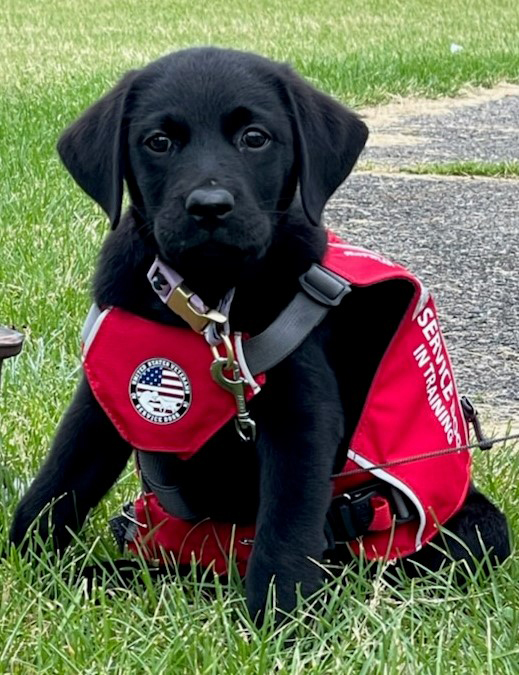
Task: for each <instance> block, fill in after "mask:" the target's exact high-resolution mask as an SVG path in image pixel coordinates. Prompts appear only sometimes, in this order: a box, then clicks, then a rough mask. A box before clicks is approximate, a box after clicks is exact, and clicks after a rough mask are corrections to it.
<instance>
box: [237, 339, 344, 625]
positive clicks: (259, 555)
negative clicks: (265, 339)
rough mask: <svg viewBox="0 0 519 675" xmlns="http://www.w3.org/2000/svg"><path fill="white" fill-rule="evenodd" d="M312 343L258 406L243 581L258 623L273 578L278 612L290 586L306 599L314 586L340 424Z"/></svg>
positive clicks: (292, 594)
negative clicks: (254, 504)
mask: <svg viewBox="0 0 519 675" xmlns="http://www.w3.org/2000/svg"><path fill="white" fill-rule="evenodd" d="M316 342H317V340H316V338H315V337H312V336H310V337H309V338H308V339H307V340H306V341H305V342H304V343H303V345H302V346H301V347H300V348H299V349H298V350H296V352H294V354H293V355H292V356H291V357H289V358H288V359H286V360H285V361H284V362H283V363H282V364H280V366H277V367H276V369H274V370H273V371H272V373H270V378H269V383H268V387H269V389H268V391H267V390H265V391H264V392H262V394H261V396H263V394H264V397H263V399H262V402H261V404H260V402H259V401H258V406H260V409H259V411H258V413H259V414H257V420H258V440H257V449H258V453H259V460H260V506H259V511H258V516H257V520H256V537H255V541H254V548H253V552H252V556H251V559H250V561H249V565H248V568H247V575H246V589H247V603H248V607H249V611H250V613H251V615H252V616H253V617H255V618H256V619H257V620H258V621H261V620H262V613H263V610H264V607H265V602H266V598H267V593H268V588H269V584H270V582H271V580H272V579H274V583H275V593H276V606H277V608H278V609H280V610H282V612H287V611H290V610H292V609H293V608H294V606H295V604H296V585H298V584H300V587H301V593H302V594H303V596H308V595H310V594H311V593H313V592H314V591H315V590H317V589H318V588H319V586H320V584H321V578H322V570H321V568H320V566H319V564H318V563H319V561H320V560H321V558H322V554H323V551H324V549H325V548H326V542H325V536H324V525H325V517H326V512H327V510H328V508H329V505H330V500H331V481H330V476H331V473H332V467H333V461H334V457H335V454H336V452H337V449H338V447H339V443H340V441H341V439H342V436H343V429H344V422H343V412H342V407H341V404H340V398H339V392H338V386H337V381H336V378H335V376H334V374H333V371H332V369H331V368H330V366H329V364H328V363H327V362H326V359H325V356H324V353H323V350H322V347H321V348H319V347H318V345H317V344H316ZM265 389H267V388H265ZM277 618H279V619H281V618H282V615H279V616H278V617H277Z"/></svg>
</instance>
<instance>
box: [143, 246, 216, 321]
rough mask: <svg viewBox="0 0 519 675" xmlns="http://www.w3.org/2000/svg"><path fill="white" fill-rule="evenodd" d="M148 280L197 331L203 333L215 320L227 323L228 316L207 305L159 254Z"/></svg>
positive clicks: (164, 301)
mask: <svg viewBox="0 0 519 675" xmlns="http://www.w3.org/2000/svg"><path fill="white" fill-rule="evenodd" d="M147 276H148V280H149V282H150V284H151V287H152V288H153V290H154V291H155V293H156V294H157V295H158V296H159V298H160V299H161V300H162V302H163V303H164V304H165V305H167V306H168V307H169V309H171V311H173V312H175V314H178V316H180V318H182V319H184V321H185V322H186V323H187V324H188V325H189V326H190V327H191V328H192V329H193V330H194V331H196V332H197V333H202V332H203V331H204V330H205V329H206V328H207V326H208V325H209V324H210V323H211V322H212V321H214V323H216V324H219V325H222V326H223V325H225V324H226V323H227V317H226V316H225V314H222V312H219V311H217V310H216V309H209V308H208V307H207V305H205V304H204V302H203V301H202V300H201V298H199V297H198V295H195V293H193V291H190V290H189V288H188V287H187V286H186V285H185V284H184V279H183V278H182V277H181V276H180V274H178V273H177V272H175V270H172V269H171V267H169V266H168V265H166V264H165V263H164V262H162V260H160V258H159V257H158V256H157V257H156V258H155V260H154V262H153V264H152V266H151V267H150V269H149V271H148V275H147Z"/></svg>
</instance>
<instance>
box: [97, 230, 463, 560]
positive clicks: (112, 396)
mask: <svg viewBox="0 0 519 675" xmlns="http://www.w3.org/2000/svg"><path fill="white" fill-rule="evenodd" d="M323 264H324V265H325V266H326V267H328V268H329V269H331V270H332V271H334V272H336V273H337V274H339V275H340V276H342V277H343V278H345V279H347V280H348V281H350V283H352V285H357V286H366V285H371V284H376V283H381V282H384V281H388V280H393V279H403V280H406V281H408V282H409V283H410V284H411V285H412V286H413V288H414V297H413V299H412V301H411V303H410V306H409V308H408V310H407V312H406V314H405V316H404V318H403V319H402V321H401V324H400V326H399V328H398V330H397V332H396V333H395V335H394V337H393V339H392V341H391V343H390V345H389V346H388V348H387V350H386V353H385V355H384V357H383V358H382V361H381V363H380V365H379V368H378V370H377V372H376V374H375V377H374V379H373V382H372V385H371V388H370V390H369V393H368V396H367V399H366V403H365V407H364V410H363V412H362V415H361V418H360V421H359V424H358V426H357V429H356V430H355V433H354V435H353V437H352V439H351V444H350V449H349V451H348V460H347V461H346V464H345V466H344V469H343V472H342V474H341V475H340V476H337V477H335V478H334V494H338V493H340V492H344V491H346V490H349V489H352V488H353V487H355V486H356V485H359V484H362V483H365V482H367V481H368V480H373V477H376V478H378V479H380V480H383V481H386V482H388V483H390V484H391V485H393V486H395V487H397V489H399V490H400V491H401V492H402V493H404V494H406V495H407V497H408V499H410V501H411V502H412V503H413V504H414V505H415V507H416V509H417V512H418V513H419V515H420V518H419V519H415V520H413V521H411V522H408V523H404V524H401V525H398V526H397V527H396V528H393V527H392V517H391V513H390V510H389V505H388V504H387V503H386V504H384V503H383V501H377V500H375V503H374V506H375V519H374V521H373V524H372V528H371V531H370V532H369V533H368V534H366V535H365V536H364V537H363V539H362V541H358V542H352V544H351V546H352V549H353V550H354V551H356V552H357V553H358V552H359V551H360V549H361V548H362V549H363V550H364V552H365V555H366V556H367V557H368V558H389V559H391V558H396V557H401V556H406V555H409V554H411V553H414V552H415V551H416V550H417V549H418V548H420V547H421V546H423V545H424V544H425V543H427V542H428V541H429V540H430V539H431V538H432V537H433V536H434V535H435V534H436V532H437V523H440V524H443V523H445V522H446V521H447V520H448V519H449V518H450V517H451V516H452V515H454V513H456V512H457V511H458V510H459V508H460V507H461V505H462V504H463V501H464V499H465V496H466V494H467V490H468V487H469V482H470V454H469V453H468V452H459V453H453V454H449V455H444V456H441V457H436V458H432V459H425V460H420V461H416V462H410V463H404V464H401V465H398V466H392V467H388V468H386V469H382V470H381V469H376V468H374V467H373V465H377V464H381V463H385V462H388V461H394V460H400V459H405V458H408V457H411V456H413V455H417V454H422V453H427V452H429V451H433V450H438V449H443V448H449V447H452V448H454V447H456V446H459V445H464V444H466V443H467V442H468V432H467V427H466V423H465V420H464V416H463V413H462V410H461V407H460V404H459V399H458V393H457V390H456V386H455V383H454V378H453V374H452V366H451V363H450V360H449V357H448V354H447V351H446V347H445V344H444V341H443V337H442V334H441V332H440V329H439V326H438V319H437V316H436V309H435V306H434V302H433V300H432V298H431V297H430V295H429V294H428V292H427V291H426V289H424V288H423V287H422V285H421V283H420V282H419V281H418V280H417V279H416V278H415V277H413V276H412V275H411V274H410V273H409V272H408V271H407V270H405V269H404V268H402V267H400V266H399V265H396V264H395V263H393V262H391V261H389V260H387V259H385V258H384V257H382V256H380V255H378V254H376V253H372V252H370V251H367V250H365V249H362V248H359V247H353V246H350V245H349V244H346V243H345V242H343V241H342V240H341V239H339V238H338V237H336V236H335V235H332V234H330V235H329V247H328V251H327V254H326V256H325V259H324V263H323ZM121 345H124V347H125V358H124V359H117V358H115V357H114V354H115V355H118V354H119V351H120V349H121ZM159 355H160V356H165V358H168V359H170V360H171V361H173V362H175V363H177V364H178V365H179V366H180V367H181V368H182V369H184V371H185V372H186V373H187V375H188V377H189V378H190V380H191V382H192V383H193V400H192V404H191V408H190V410H189V411H188V412H186V413H185V415H184V416H183V417H182V418H181V419H179V420H178V421H176V422H175V423H173V424H169V425H164V426H159V425H152V424H151V423H149V422H146V421H145V420H144V421H143V420H142V418H140V419H139V415H137V414H136V413H135V409H134V407H133V406H132V403H131V401H130V399H129V397H128V382H129V380H130V378H131V377H132V373H133V372H134V370H135V368H136V366H137V365H138V364H139V363H141V362H142V361H143V360H144V359H149V358H152V357H156V356H159ZM211 360H212V355H211V352H210V350H209V349H208V347H207V345H206V344H205V341H204V339H203V338H202V337H200V336H199V335H196V334H195V333H193V332H191V331H189V330H185V329H176V328H169V327H166V326H162V325H159V324H154V323H152V322H150V321H146V320H145V319H140V318H139V317H132V316H131V315H128V314H127V313H126V312H123V311H122V310H111V311H110V312H109V313H108V316H107V317H106V318H105V320H104V321H103V322H102V324H101V327H100V329H99V331H98V333H97V335H96V337H95V339H94V342H93V344H92V345H91V346H90V348H89V350H88V352H87V355H86V359H85V371H86V374H87V377H88V379H89V381H90V383H91V385H92V388H93V390H94V394H95V395H96V397H97V398H98V400H99V402H100V403H101V405H102V406H103V407H104V409H105V410H106V411H107V413H108V414H109V416H110V417H111V419H112V421H113V422H114V424H115V425H116V427H117V428H118V429H119V431H120V433H121V435H122V436H123V437H124V438H126V439H127V440H129V442H131V443H133V445H134V446H135V447H137V448H139V449H142V450H161V451H163V452H178V453H180V456H181V457H185V458H188V457H190V456H192V455H193V453H195V452H196V450H197V449H198V448H199V447H201V445H203V443H204V442H205V441H206V440H207V439H208V438H209V437H210V436H211V435H212V434H214V433H215V431H216V430H217V429H219V428H220V427H221V426H222V425H223V424H225V423H226V422H227V421H228V420H229V419H230V418H231V417H232V416H233V415H234V414H235V410H236V409H235V405H234V399H233V397H232V396H231V395H230V394H229V393H227V392H225V391H223V390H222V389H221V388H220V387H219V386H218V385H217V384H215V383H214V382H213V381H212V379H211V376H210V375H209V366H210V362H211ZM107 373H108V376H107ZM115 383H118V384H115ZM250 395H251V392H250V391H249V392H248V397H250ZM153 426H155V427H156V428H153ZM173 432H174V433H173ZM359 468H362V469H365V471H364V472H362V473H361V474H356V475H355V476H348V475H347V473H348V472H349V471H351V470H358V469H359ZM145 502H146V504H147V505H148V506H147V508H148V513H149V514H151V516H150V517H151V523H152V526H153V527H154V528H156V529H155V530H154V532H153V539H154V543H155V544H156V545H158V546H159V547H160V546H163V547H164V548H165V549H167V550H170V551H173V552H174V553H175V555H176V556H177V558H179V559H180V560H187V561H189V559H190V557H191V551H195V552H196V558H197V559H199V560H200V562H201V564H203V565H204V566H205V565H207V564H208V561H209V560H210V559H214V560H215V569H217V571H221V570H223V569H224V568H225V565H226V559H225V556H223V555H222V550H224V551H226V550H227V544H228V543H229V542H230V541H231V533H232V526H231V525H230V524H222V523H219V524H216V523H209V522H204V523H202V524H200V525H198V526H196V527H195V528H194V529H193V526H192V524H189V523H183V521H180V520H179V519H177V518H172V517H171V516H168V515H167V514H166V513H165V512H163V511H162V510H161V508H160V506H159V505H158V503H157V501H156V499H155V498H149V497H148V498H146V500H145ZM143 503H144V502H142V503H141V501H140V500H138V502H137V507H138V509H141V508H143ZM141 516H142V513H141ZM137 519H138V520H140V516H139V517H138V518H137ZM253 530H254V528H253V527H251V528H245V529H244V528H237V533H236V537H235V540H236V539H243V538H252V537H253ZM148 532H149V530H148V528H147V527H146V526H144V527H141V528H140V529H139V535H138V539H139V540H140V541H141V542H142V541H143V540H144V539H145V538H146V537H147V536H148V535H147V533H148ZM244 532H246V533H247V534H243V533H244ZM215 533H216V534H215ZM216 535H217V539H216V538H215V537H216ZM217 540H218V541H219V542H224V546H223V547H221V546H220V545H219V544H218V545H217V544H216V541H217ZM201 547H202V548H201ZM147 548H149V547H147ZM250 550H251V547H250V546H246V547H244V548H243V549H239V551H238V550H237V553H238V552H239V556H241V557H239V563H240V565H242V566H244V565H245V562H246V559H247V556H248V555H249V554H250ZM186 551H188V553H187V554H186ZM186 555H187V558H186V557H185V556H186ZM243 569H244V567H243Z"/></svg>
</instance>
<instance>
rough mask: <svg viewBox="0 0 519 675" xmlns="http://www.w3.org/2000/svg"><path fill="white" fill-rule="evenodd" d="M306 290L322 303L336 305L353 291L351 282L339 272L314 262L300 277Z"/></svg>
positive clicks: (300, 281) (329, 305)
mask: <svg viewBox="0 0 519 675" xmlns="http://www.w3.org/2000/svg"><path fill="white" fill-rule="evenodd" d="M299 283H300V284H301V287H302V288H303V290H304V292H305V293H306V294H307V295H308V296H310V297H311V298H312V300H315V301H316V302H318V303H319V304H321V305H325V306H326V307H336V306H337V305H340V304H341V302H342V299H343V298H344V296H345V295H347V294H348V293H349V292H350V291H351V286H350V284H349V283H348V282H347V281H346V280H345V279H343V278H342V277H340V276H339V275H338V274H335V273H334V272H331V271H330V270H327V269H326V268H325V267H321V265H318V264H317V263H313V265H312V266H311V267H310V269H309V270H308V271H307V272H305V273H304V274H302V275H301V276H300V277H299Z"/></svg>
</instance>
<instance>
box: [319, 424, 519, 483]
mask: <svg viewBox="0 0 519 675" xmlns="http://www.w3.org/2000/svg"><path fill="white" fill-rule="evenodd" d="M518 438H519V433H517V434H510V435H509V436H500V437H498V438H488V439H487V438H485V441H489V442H491V443H493V444H495V443H504V442H505V441H509V440H515V439H518ZM472 448H479V442H478V443H470V444H468V445H459V446H457V447H456V448H442V449H441V450H432V451H431V452H425V453H422V454H421V455H411V457H403V458H402V459H393V460H392V461H390V462H383V463H382V464H373V465H372V466H370V467H369V468H366V469H362V468H361V469H352V470H351V471H345V472H344V473H336V474H334V475H333V476H332V478H342V477H343V476H355V475H357V474H361V473H366V472H367V471H373V469H385V468H386V467H388V466H399V465H400V464H410V463H411V462H417V461H419V460H420V459H431V458H432V457H441V456H442V455H450V454H451V453H455V452H463V451H465V450H471V449H472ZM353 461H355V460H353Z"/></svg>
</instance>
